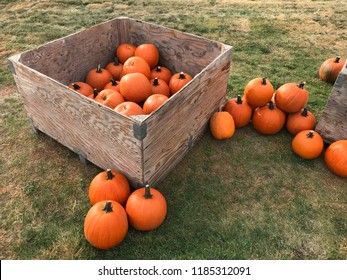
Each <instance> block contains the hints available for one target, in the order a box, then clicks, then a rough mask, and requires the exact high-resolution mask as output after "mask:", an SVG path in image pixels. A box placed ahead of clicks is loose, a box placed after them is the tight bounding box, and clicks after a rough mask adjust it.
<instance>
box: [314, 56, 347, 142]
mask: <svg viewBox="0 0 347 280" xmlns="http://www.w3.org/2000/svg"><path fill="white" fill-rule="evenodd" d="M316 130H317V131H318V132H319V133H320V134H321V136H322V137H323V139H324V141H325V142H326V143H332V142H334V141H337V140H341V139H347V62H346V64H345V65H344V67H343V68H342V70H341V72H340V74H339V76H338V77H337V79H336V82H335V84H334V87H333V89H332V92H331V95H330V97H329V99H328V102H327V104H326V106H325V108H324V111H323V114H322V116H321V118H320V119H319V121H318V124H317V126H316Z"/></svg>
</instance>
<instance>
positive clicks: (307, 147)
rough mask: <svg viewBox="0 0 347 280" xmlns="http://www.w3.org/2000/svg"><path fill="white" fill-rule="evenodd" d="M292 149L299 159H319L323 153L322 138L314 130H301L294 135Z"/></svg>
mask: <svg viewBox="0 0 347 280" xmlns="http://www.w3.org/2000/svg"><path fill="white" fill-rule="evenodd" d="M292 148H293V151H294V153H295V154H297V155H298V156H299V157H301V158H304V159H314V158H317V157H319V156H320V154H321V153H322V151H323V148H324V142H323V138H322V137H321V136H320V135H319V133H318V132H316V131H314V130H303V131H300V132H299V133H298V134H296V135H295V137H294V139H293V141H292Z"/></svg>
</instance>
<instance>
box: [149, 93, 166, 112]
mask: <svg viewBox="0 0 347 280" xmlns="http://www.w3.org/2000/svg"><path fill="white" fill-rule="evenodd" d="M168 99H169V98H168V97H167V96H166V95H163V94H152V95H151V96H149V97H148V98H147V99H146V101H145V103H144V104H143V112H144V113H145V114H150V113H152V112H154V111H155V110H157V109H158V108H159V107H160V106H161V105H163V104H164V103H165V102H166V101H167V100H168Z"/></svg>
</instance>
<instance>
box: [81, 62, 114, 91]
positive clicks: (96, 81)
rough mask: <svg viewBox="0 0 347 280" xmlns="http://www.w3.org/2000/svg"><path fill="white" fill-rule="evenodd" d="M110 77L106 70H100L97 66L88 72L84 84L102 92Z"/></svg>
mask: <svg viewBox="0 0 347 280" xmlns="http://www.w3.org/2000/svg"><path fill="white" fill-rule="evenodd" d="M111 78H112V75H111V73H110V72H108V70H106V69H103V68H101V65H100V64H99V65H98V67H97V68H94V69H92V70H90V71H89V72H88V74H87V77H86V83H87V84H89V85H90V86H91V87H92V88H96V89H97V90H98V91H100V90H103V89H104V87H105V85H106V84H107V83H109V81H110V79H111Z"/></svg>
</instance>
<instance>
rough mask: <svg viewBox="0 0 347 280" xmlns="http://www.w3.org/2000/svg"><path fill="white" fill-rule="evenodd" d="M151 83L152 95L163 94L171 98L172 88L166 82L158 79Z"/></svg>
mask: <svg viewBox="0 0 347 280" xmlns="http://www.w3.org/2000/svg"><path fill="white" fill-rule="evenodd" d="M149 82H150V83H151V94H162V95H165V96H167V97H170V88H169V86H168V84H167V83H166V82H165V81H164V80H162V79H158V78H157V77H156V78H154V79H151V80H150V81H149Z"/></svg>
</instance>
